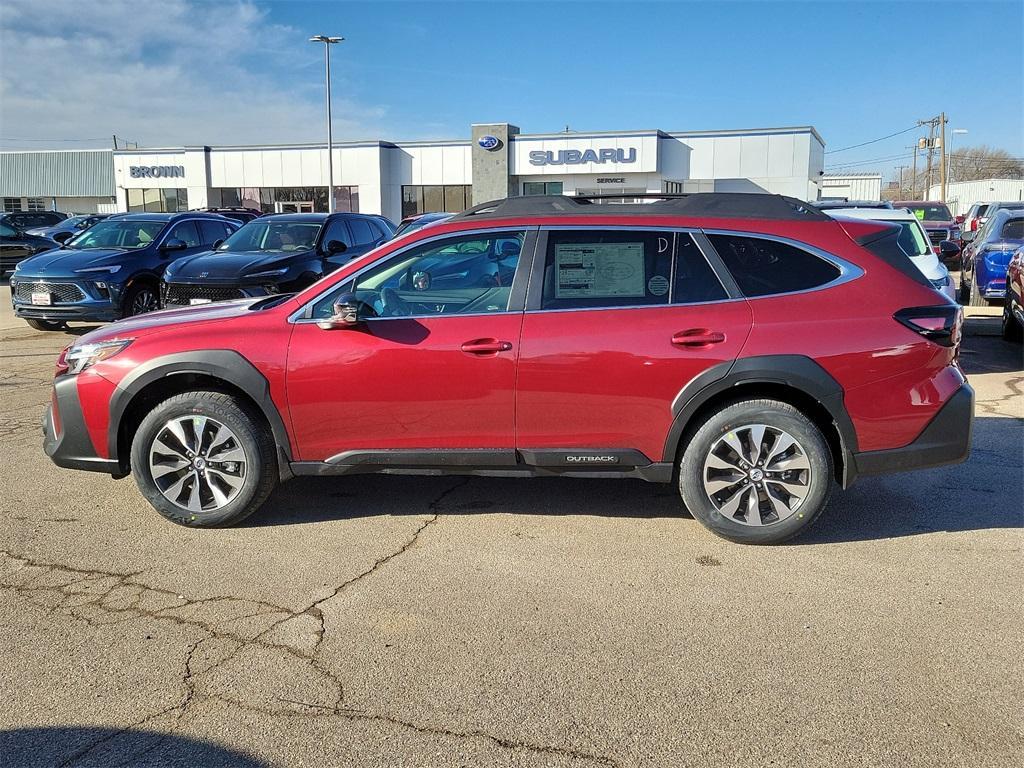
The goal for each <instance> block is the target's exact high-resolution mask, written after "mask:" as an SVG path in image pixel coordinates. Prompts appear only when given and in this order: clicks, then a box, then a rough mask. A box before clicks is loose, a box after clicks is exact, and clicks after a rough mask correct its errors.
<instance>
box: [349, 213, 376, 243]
mask: <svg viewBox="0 0 1024 768" xmlns="http://www.w3.org/2000/svg"><path fill="white" fill-rule="evenodd" d="M348 227H349V229H350V230H352V240H353V241H354V242H353V245H367V244H368V243H372V242H373V241H374V240H376V239H377V238H378V237H379V235H377V234H376V233H375V232H374V231H373V230H372V229H370V225H369V223H368V222H367V221H366V219H350V220H349V222H348Z"/></svg>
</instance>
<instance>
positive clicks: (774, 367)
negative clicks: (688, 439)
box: [662, 355, 857, 487]
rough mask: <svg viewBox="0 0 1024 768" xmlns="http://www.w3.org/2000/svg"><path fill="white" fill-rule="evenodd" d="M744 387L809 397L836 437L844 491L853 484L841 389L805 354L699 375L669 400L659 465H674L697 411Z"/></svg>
mask: <svg viewBox="0 0 1024 768" xmlns="http://www.w3.org/2000/svg"><path fill="white" fill-rule="evenodd" d="M743 384H781V385H783V386H786V387H789V388H790V389H795V390H798V391H799V392H801V393H803V394H804V395H807V396H809V397H811V398H813V399H814V400H815V401H817V402H818V403H819V404H820V405H821V406H822V407H823V408H824V409H825V411H827V412H828V414H829V415H830V416H831V417H832V421H833V423H834V424H835V426H836V429H837V431H838V433H839V443H840V445H839V447H840V450H841V452H842V455H843V486H844V487H846V486H848V485H849V484H850V483H851V482H853V479H854V475H855V473H856V466H855V464H854V462H853V454H855V453H856V452H857V432H856V430H855V429H854V427H853V422H852V421H851V420H850V415H849V414H848V413H847V411H846V406H845V404H844V402H843V388H842V386H840V384H839V382H837V381H836V380H835V379H834V378H832V375H831V374H830V373H829V372H828V371H826V370H825V369H824V368H822V367H821V365H819V364H818V363H817V362H815V361H814V360H812V359H811V358H809V357H806V356H804V355H760V356H755V357H744V358H740V359H738V360H734V361H731V362H728V361H727V362H723V363H719V364H718V365H715V366H712V367H711V368H708V369H707V370H705V371H703V372H701V373H700V374H698V375H697V376H695V377H694V378H693V379H691V380H690V381H689V382H687V384H686V385H685V386H684V387H683V388H682V389H681V390H679V393H678V394H677V395H676V397H675V399H674V400H673V401H672V413H673V416H674V418H673V420H672V426H671V427H670V428H669V432H668V436H667V437H666V438H665V449H664V454H663V459H662V460H663V461H666V462H673V463H674V462H675V460H676V455H677V453H678V450H679V445H680V443H681V441H682V438H683V435H684V434H685V432H686V429H687V428H688V427H689V426H690V424H691V422H692V420H693V417H694V415H695V414H696V413H697V411H698V410H700V408H701V406H703V405H704V404H705V403H707V402H708V401H709V400H711V399H712V398H713V397H716V396H718V395H720V394H722V393H723V392H726V391H728V390H729V389H731V388H733V387H736V386H739V385H743Z"/></svg>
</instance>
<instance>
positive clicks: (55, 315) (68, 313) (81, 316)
mask: <svg viewBox="0 0 1024 768" xmlns="http://www.w3.org/2000/svg"><path fill="white" fill-rule="evenodd" d="M101 282H102V281H101ZM22 284H25V285H28V286H29V288H28V289H27V290H29V291H31V288H32V286H36V285H39V286H41V287H46V286H51V287H52V286H60V287H62V288H64V289H67V290H72V289H73V290H74V291H75V292H76V295H75V296H74V298H73V299H72V300H62V299H61V297H60V296H59V295H56V294H55V299H54V303H52V304H32V303H31V302H30V301H26V300H24V299H19V298H18V295H17V294H18V286H19V285H22ZM105 285H106V288H104V289H99V288H97V287H96V284H95V281H91V282H90V281H86V280H78V279H70V278H47V279H42V278H33V277H26V276H23V275H20V274H18V275H15V277H13V278H11V306H12V307H13V309H14V314H15V316H16V317H20V318H23V319H33V320H62V321H69V320H70V321H87V322H102V323H106V322H112V321H114V320H118V319H120V317H121V307H120V286H119V285H117V284H112V283H106V284H105ZM46 292H49V291H46Z"/></svg>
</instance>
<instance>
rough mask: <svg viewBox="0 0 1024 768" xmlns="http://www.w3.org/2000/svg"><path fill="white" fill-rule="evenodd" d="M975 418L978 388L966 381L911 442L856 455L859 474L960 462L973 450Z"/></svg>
mask: <svg viewBox="0 0 1024 768" xmlns="http://www.w3.org/2000/svg"><path fill="white" fill-rule="evenodd" d="M973 420H974V390H973V389H972V388H971V385H970V384H968V383H967V382H964V383H963V384H962V385H961V386H960V389H958V390H957V391H956V392H955V393H954V394H953V396H952V397H950V398H949V400H948V401H947V402H946V404H945V405H944V406H942V408H941V409H940V410H939V412H938V413H936V414H935V417H934V418H933V419H932V420H931V421H930V422H928V426H926V427H925V428H924V430H923V431H922V432H921V434H920V435H919V436H918V437H917V439H916V440H914V442H912V443H910V445H905V446H903V447H902V448H889V449H886V450H883V451H865V452H864V453H857V454H854V455H853V457H852V458H853V464H854V467H855V476H859V475H884V474H889V473H892V472H906V471H909V470H912V469H927V468H928V467H941V466H944V465H946V464H959V463H960V462H962V461H964V460H965V459H966V458H967V457H968V456H969V455H970V453H971V428H972V426H973ZM852 479H853V478H852V477H851V478H848V481H847V485H849V482H850V481H852Z"/></svg>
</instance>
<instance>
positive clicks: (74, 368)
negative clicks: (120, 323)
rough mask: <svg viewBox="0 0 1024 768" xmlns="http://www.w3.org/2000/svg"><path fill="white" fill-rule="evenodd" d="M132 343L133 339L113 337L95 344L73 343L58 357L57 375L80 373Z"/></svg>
mask: <svg viewBox="0 0 1024 768" xmlns="http://www.w3.org/2000/svg"><path fill="white" fill-rule="evenodd" d="M131 343H132V340H131V339H112V340H111V341H99V342H96V343H95V344H73V345H71V346H70V347H68V348H67V349H65V350H64V351H63V352H61V353H60V357H58V358H57V375H58V376H59V375H60V374H62V373H66V374H70V375H72V376H74V375H75V374H79V373H81V372H82V371H84V370H85V369H86V368H88V367H90V366H92V365H95V364H96V363H98V362H100V360H106V359H107V358H111V357H113V356H114V355H116V354H117V353H118V352H120V351H121V350H123V349H124V348H125V347H127V346H128V345H129V344H131Z"/></svg>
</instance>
